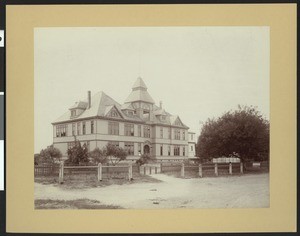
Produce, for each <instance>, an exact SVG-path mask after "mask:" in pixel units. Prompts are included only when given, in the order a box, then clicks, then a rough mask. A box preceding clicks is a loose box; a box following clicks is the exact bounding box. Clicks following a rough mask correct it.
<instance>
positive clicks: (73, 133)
mask: <svg viewBox="0 0 300 236" xmlns="http://www.w3.org/2000/svg"><path fill="white" fill-rule="evenodd" d="M72 135H76V124H75V123H73V124H72Z"/></svg>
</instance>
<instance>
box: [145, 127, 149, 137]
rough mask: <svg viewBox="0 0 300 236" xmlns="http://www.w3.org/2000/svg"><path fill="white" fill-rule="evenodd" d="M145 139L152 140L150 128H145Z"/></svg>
mask: <svg viewBox="0 0 300 236" xmlns="http://www.w3.org/2000/svg"><path fill="white" fill-rule="evenodd" d="M144 138H150V126H148V125H145V126H144Z"/></svg>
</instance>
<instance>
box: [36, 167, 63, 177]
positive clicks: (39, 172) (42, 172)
mask: <svg viewBox="0 0 300 236" xmlns="http://www.w3.org/2000/svg"><path fill="white" fill-rule="evenodd" d="M58 172H59V165H42V166H38V165H36V166H34V176H50V175H58Z"/></svg>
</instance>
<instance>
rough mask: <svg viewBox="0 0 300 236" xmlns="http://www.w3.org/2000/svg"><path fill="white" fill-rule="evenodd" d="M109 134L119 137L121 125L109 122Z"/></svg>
mask: <svg viewBox="0 0 300 236" xmlns="http://www.w3.org/2000/svg"><path fill="white" fill-rule="evenodd" d="M108 134H112V135H119V123H118V122H108Z"/></svg>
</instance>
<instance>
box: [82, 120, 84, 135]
mask: <svg viewBox="0 0 300 236" xmlns="http://www.w3.org/2000/svg"><path fill="white" fill-rule="evenodd" d="M82 134H85V122H82Z"/></svg>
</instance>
